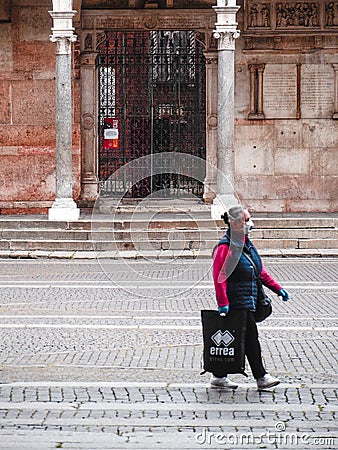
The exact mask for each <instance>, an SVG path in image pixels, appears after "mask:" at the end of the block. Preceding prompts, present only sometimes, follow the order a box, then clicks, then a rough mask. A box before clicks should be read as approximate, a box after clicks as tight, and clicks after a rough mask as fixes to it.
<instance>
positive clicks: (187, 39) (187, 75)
mask: <svg viewBox="0 0 338 450" xmlns="http://www.w3.org/2000/svg"><path fill="white" fill-rule="evenodd" d="M97 65H98V74H99V178H100V183H101V194H102V195H106V196H113V195H115V194H119V195H121V193H125V195H127V196H130V197H146V196H147V195H149V194H150V193H152V192H154V191H161V192H164V195H166V196H167V195H180V193H182V190H183V192H185V191H188V192H190V193H192V194H194V195H198V196H202V194H203V183H202V181H201V180H196V179H194V178H192V177H191V176H187V175H184V174H182V173H175V170H174V169H173V168H169V167H168V164H169V165H170V162H168V161H167V160H168V158H166V159H167V160H164V159H163V160H161V155H159V154H160V153H166V154H167V152H176V153H180V155H181V156H182V158H184V156H185V155H195V156H198V157H200V158H202V159H205V63H204V57H203V53H202V46H201V43H200V42H199V41H197V40H196V38H195V33H194V32H193V31H137V32H123V31H108V32H106V38H105V41H104V42H102V44H101V45H100V47H99V55H98V58H97ZM147 155H149V158H144V160H145V161H146V163H147V161H149V160H153V159H154V160H156V161H157V163H158V161H160V165H163V167H162V168H161V170H159V169H158V168H157V171H155V173H154V172H152V167H150V169H149V170H148V169H146V170H145V168H144V167H142V164H141V166H140V171H139V173H137V172H138V171H137V170H135V168H134V169H133V170H132V171H129V170H128V166H126V164H127V163H129V162H131V161H132V160H136V159H138V158H140V157H143V156H147ZM154 155H156V156H154ZM181 156H180V157H181ZM169 159H170V158H169ZM141 161H142V160H141ZM194 163H195V162H194V158H191V157H190V158H188V157H187V165H189V164H190V165H191V164H194ZM189 169H192V168H191V167H187V174H191V173H192V172H191V170H189ZM159 172H161V173H159ZM144 173H146V175H147V176H146V177H145V178H144V177H143V174H144Z"/></svg>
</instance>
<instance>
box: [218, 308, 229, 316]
mask: <svg viewBox="0 0 338 450" xmlns="http://www.w3.org/2000/svg"><path fill="white" fill-rule="evenodd" d="M229 309H230V306H229V305H226V306H219V307H218V312H219V313H220V315H221V316H227V315H228V314H229Z"/></svg>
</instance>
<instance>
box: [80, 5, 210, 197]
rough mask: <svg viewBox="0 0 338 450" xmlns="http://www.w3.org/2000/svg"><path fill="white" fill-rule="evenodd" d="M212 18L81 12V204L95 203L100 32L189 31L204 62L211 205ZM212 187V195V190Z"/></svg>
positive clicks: (205, 14)
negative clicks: (195, 36)
mask: <svg viewBox="0 0 338 450" xmlns="http://www.w3.org/2000/svg"><path fill="white" fill-rule="evenodd" d="M214 21H215V17H214V12H213V10H211V9H198V10H172V9H171V10H168V9H166V10H164V9H162V10H156V11H147V10H114V11H113V10H111V11H107V10H105V11H104V14H102V11H96V10H83V11H82V12H81V35H80V46H81V135H82V201H83V202H84V203H90V202H93V201H95V199H96V196H97V192H98V183H99V177H98V138H97V137H98V133H99V130H98V125H97V117H98V106H97V105H98V98H97V92H98V89H97V79H98V78H97V68H96V59H97V54H98V47H99V45H100V43H101V42H102V41H103V40H104V39H105V30H108V29H109V30H121V29H123V30H135V31H136V30H145V31H149V30H176V29H178V28H179V29H185V30H193V31H196V32H197V33H198V39H200V40H201V42H202V43H203V47H204V53H205V57H206V161H207V163H209V164H207V173H206V179H205V185H207V186H209V189H205V192H204V195H203V197H204V199H205V200H206V201H209V202H210V201H212V199H213V198H214V192H215V187H216V184H217V183H216V170H215V171H214V170H212V169H210V167H214V166H216V165H217V50H216V45H215V41H214V39H213V38H212V27H213V25H214ZM211 187H212V189H211Z"/></svg>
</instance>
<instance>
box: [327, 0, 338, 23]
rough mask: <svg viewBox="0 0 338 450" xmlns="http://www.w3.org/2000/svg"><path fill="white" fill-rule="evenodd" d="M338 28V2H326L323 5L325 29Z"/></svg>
mask: <svg viewBox="0 0 338 450" xmlns="http://www.w3.org/2000/svg"><path fill="white" fill-rule="evenodd" d="M335 26H338V2H337V1H336V2H327V3H326V5H325V27H329V28H330V27H335Z"/></svg>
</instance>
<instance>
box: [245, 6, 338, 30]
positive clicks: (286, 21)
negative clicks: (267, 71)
mask: <svg viewBox="0 0 338 450" xmlns="http://www.w3.org/2000/svg"><path fill="white" fill-rule="evenodd" d="M244 8H245V30H248V31H250V30H252V31H254V30H257V31H259V33H262V32H263V31H264V30H265V31H270V30H273V31H279V30H286V29H290V30H291V29H292V30H297V31H304V32H309V31H311V30H316V31H318V29H325V28H328V27H329V28H332V27H336V26H338V1H337V0H335V1H318V0H317V1H312V2H308V1H293V2H286V1H280V0H270V1H269V2H268V1H266V0H265V1H264V0H246V3H245V7H244Z"/></svg>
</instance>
